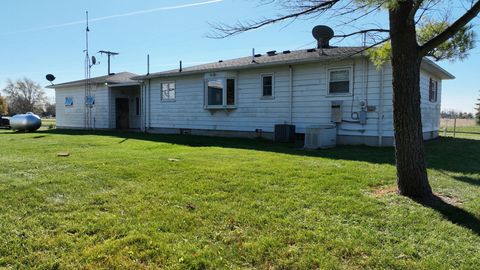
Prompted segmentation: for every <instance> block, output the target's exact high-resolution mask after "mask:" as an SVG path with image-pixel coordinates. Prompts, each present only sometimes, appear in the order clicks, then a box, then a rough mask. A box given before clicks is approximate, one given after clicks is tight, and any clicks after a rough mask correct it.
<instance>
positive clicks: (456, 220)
mask: <svg viewBox="0 0 480 270" xmlns="http://www.w3.org/2000/svg"><path fill="white" fill-rule="evenodd" d="M417 202H418V203H420V204H421V205H423V206H425V207H428V208H431V209H433V210H435V211H437V212H438V213H440V214H441V215H442V216H443V217H444V218H445V219H447V220H449V221H450V222H452V223H453V224H456V225H459V226H462V227H464V228H466V229H469V230H471V231H472V232H474V233H475V234H477V235H479V236H480V219H479V218H477V217H476V216H475V215H473V214H472V213H470V212H468V211H466V210H463V209H462V208H460V207H458V206H455V205H453V204H451V203H449V202H447V201H445V200H444V199H442V198H440V197H439V196H433V198H431V199H427V200H423V201H417Z"/></svg>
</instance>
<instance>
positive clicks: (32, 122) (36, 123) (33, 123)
mask: <svg viewBox="0 0 480 270" xmlns="http://www.w3.org/2000/svg"><path fill="white" fill-rule="evenodd" d="M41 125H42V119H40V117H39V116H38V115H36V114H33V113H26V114H17V115H15V116H13V117H11V118H10V126H11V127H12V129H13V130H18V131H30V132H32V131H35V130H37V129H39V128H40V126H41Z"/></svg>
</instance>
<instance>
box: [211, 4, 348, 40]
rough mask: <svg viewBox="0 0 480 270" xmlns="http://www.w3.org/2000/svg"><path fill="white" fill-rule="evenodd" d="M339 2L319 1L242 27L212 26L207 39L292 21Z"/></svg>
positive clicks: (241, 25) (240, 25) (239, 25)
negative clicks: (210, 33) (212, 31)
mask: <svg viewBox="0 0 480 270" xmlns="http://www.w3.org/2000/svg"><path fill="white" fill-rule="evenodd" d="M339 1H341V0H323V1H319V3H318V4H316V5H313V6H308V7H306V9H302V10H300V11H298V12H294V13H291V14H288V15H284V16H279V17H277V18H273V19H264V20H261V21H257V22H253V23H250V24H247V25H244V24H241V23H239V24H237V25H236V26H232V27H228V26H225V25H212V27H213V28H214V29H215V30H216V33H214V34H213V35H208V37H210V38H216V39H221V38H226V37H230V36H234V35H237V34H240V33H242V32H245V31H249V30H254V29H258V28H261V27H263V26H266V25H269V24H274V23H277V22H280V21H285V20H287V19H294V18H297V17H300V16H303V15H307V14H312V13H315V12H321V11H325V10H327V9H330V8H331V7H332V6H333V5H335V4H336V3H338V2H339Z"/></svg>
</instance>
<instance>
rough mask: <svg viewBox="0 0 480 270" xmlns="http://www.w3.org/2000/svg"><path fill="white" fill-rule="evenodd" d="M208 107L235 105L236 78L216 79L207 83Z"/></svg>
mask: <svg viewBox="0 0 480 270" xmlns="http://www.w3.org/2000/svg"><path fill="white" fill-rule="evenodd" d="M206 88H207V93H206V96H207V97H206V100H207V107H224V106H234V105H235V79H215V80H208V81H207V83H206Z"/></svg>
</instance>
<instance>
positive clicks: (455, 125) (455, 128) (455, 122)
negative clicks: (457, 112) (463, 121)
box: [453, 116, 457, 138]
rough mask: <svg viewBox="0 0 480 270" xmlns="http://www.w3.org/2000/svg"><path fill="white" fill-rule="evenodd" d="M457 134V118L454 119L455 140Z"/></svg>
mask: <svg viewBox="0 0 480 270" xmlns="http://www.w3.org/2000/svg"><path fill="white" fill-rule="evenodd" d="M456 134H457V117H456V116H455V118H453V138H455V135H456Z"/></svg>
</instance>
